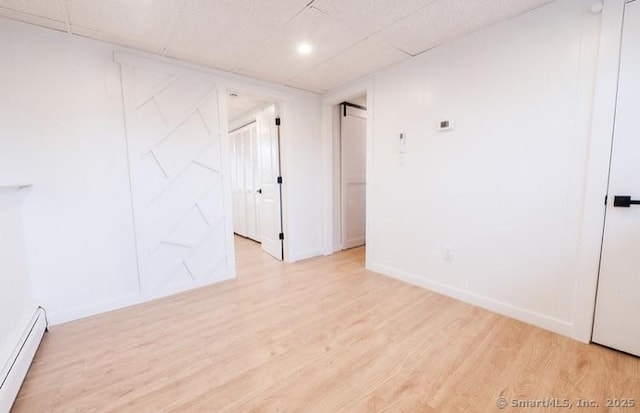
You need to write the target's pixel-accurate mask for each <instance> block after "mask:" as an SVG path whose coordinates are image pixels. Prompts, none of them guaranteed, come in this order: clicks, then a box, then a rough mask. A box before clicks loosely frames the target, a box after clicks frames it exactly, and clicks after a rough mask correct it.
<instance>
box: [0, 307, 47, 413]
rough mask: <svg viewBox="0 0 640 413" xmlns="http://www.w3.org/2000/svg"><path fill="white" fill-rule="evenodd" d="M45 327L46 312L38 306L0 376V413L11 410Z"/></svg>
mask: <svg viewBox="0 0 640 413" xmlns="http://www.w3.org/2000/svg"><path fill="white" fill-rule="evenodd" d="M46 329H47V317H46V313H45V311H44V309H43V308H42V307H38V308H37V310H36V311H35V313H34V315H33V317H32V319H31V322H30V323H29V324H28V325H27V328H26V329H25V332H24V334H23V335H22V336H21V339H20V342H19V343H18V345H17V346H16V349H15V350H14V352H13V353H12V355H11V357H10V359H9V360H8V362H7V365H6V368H5V369H4V370H3V371H2V375H1V376H0V413H8V412H9V411H10V410H11V406H13V403H14V402H15V400H16V397H17V396H18V392H19V391H20V387H21V386H22V382H23V381H24V379H25V377H26V375H27V371H28V370H29V366H31V362H32V361H33V357H34V356H35V354H36V351H37V350H38V346H39V345H40V341H41V340H42V336H43V335H44V332H45V330H46Z"/></svg>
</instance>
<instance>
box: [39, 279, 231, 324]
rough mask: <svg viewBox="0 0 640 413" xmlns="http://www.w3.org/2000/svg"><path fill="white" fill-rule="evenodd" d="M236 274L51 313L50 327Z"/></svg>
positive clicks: (204, 284) (179, 291) (212, 282)
mask: <svg viewBox="0 0 640 413" xmlns="http://www.w3.org/2000/svg"><path fill="white" fill-rule="evenodd" d="M233 272H234V274H231V275H230V276H227V277H221V278H216V279H213V280H206V281H200V282H195V283H194V282H190V283H188V284H185V285H182V286H172V287H171V290H170V291H169V290H167V291H162V290H160V291H155V292H153V293H147V294H135V295H130V296H125V297H121V298H117V299H115V300H109V301H104V302H101V303H98V304H92V305H88V306H84V307H78V308H74V309H71V310H65V311H57V312H50V313H49V314H48V320H49V325H52V326H55V325H58V324H63V323H67V322H69V321H75V320H79V319H81V318H86V317H91V316H93V315H97V314H101V313H106V312H109V311H113V310H119V309H121V308H125V307H130V306H133V305H137V304H142V303H146V302H148V301H152V300H157V299H159V298H164V297H170V296H173V295H176V294H182V293H184V292H186V291H192V290H196V289H198V288H202V287H207V286H209V285H213V284H218V283H220V282H222V281H227V280H232V279H234V278H235V267H234V269H233Z"/></svg>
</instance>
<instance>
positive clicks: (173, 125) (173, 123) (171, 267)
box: [122, 66, 233, 294]
mask: <svg viewBox="0 0 640 413" xmlns="http://www.w3.org/2000/svg"><path fill="white" fill-rule="evenodd" d="M122 76H123V89H124V90H123V92H124V93H123V95H124V100H125V112H126V113H125V115H126V129H127V145H128V151H129V164H130V173H131V191H132V199H133V209H134V217H135V225H136V239H137V248H138V267H139V275H140V288H141V290H142V292H143V293H149V294H155V293H157V292H159V291H164V292H167V291H168V292H171V291H172V290H173V289H175V290H182V289H185V288H188V287H189V285H202V284H206V283H208V282H214V281H217V280H222V279H226V278H229V277H230V276H231V274H232V273H233V271H232V269H231V268H230V266H231V262H232V260H231V259H230V254H233V246H232V245H229V244H230V242H229V239H230V237H228V234H227V231H228V230H229V228H227V226H226V225H225V222H226V220H227V218H228V216H227V215H228V214H229V213H230V212H229V213H228V212H227V211H225V197H226V196H227V193H229V194H230V192H229V190H228V188H225V183H224V179H223V174H224V173H223V169H224V168H223V162H222V150H223V147H222V141H221V134H220V119H219V111H218V94H217V90H216V87H215V84H214V83H213V82H211V81H208V80H202V78H198V77H197V76H194V77H190V76H188V75H185V74H184V73H172V72H168V71H167V70H166V67H165V66H162V67H161V68H159V69H158V70H150V69H149V68H147V67H137V66H126V67H125V66H123V67H122Z"/></svg>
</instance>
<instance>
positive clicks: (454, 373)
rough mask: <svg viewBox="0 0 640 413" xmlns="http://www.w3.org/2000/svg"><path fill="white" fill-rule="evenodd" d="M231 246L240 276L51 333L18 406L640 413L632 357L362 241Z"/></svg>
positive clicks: (637, 369) (638, 369) (638, 374)
mask: <svg viewBox="0 0 640 413" xmlns="http://www.w3.org/2000/svg"><path fill="white" fill-rule="evenodd" d="M236 249H237V261H238V278H237V279H236V280H231V281H226V282H223V283H220V284H217V285H213V286H209V287H205V288H201V289H198V290H194V291H190V292H187V293H183V294H179V295H176V296H172V297H169V298H166V299H162V300H158V301H154V302H151V303H146V304H142V305H138V306H135V307H130V308H126V309H122V310H118V311H114V312H111V313H107V314H102V315H99V316H95V317H91V318H88V319H84V320H80V321H76V322H73V323H69V324H65V325H60V326H56V327H53V328H52V329H51V331H50V332H49V333H47V334H46V335H45V338H44V341H43V343H42V345H41V347H40V350H39V351H38V354H37V355H36V358H35V361H34V363H33V365H32V367H31V369H30V371H29V374H28V376H27V379H26V381H25V383H24V385H23V387H22V389H21V391H20V394H19V396H18V400H17V402H16V404H15V406H14V410H13V411H14V412H16V413H19V412H29V413H37V412H64V413H70V412H83V413H84V412H136V413H140V412H169V411H170V412H276V411H277V412H323V413H327V412H382V411H385V412H491V411H540V412H542V411H544V412H554V411H558V412H562V411H567V409H566V408H561V407H557V408H553V407H552V408H546V407H538V408H525V407H520V408H516V407H512V403H514V401H513V399H518V400H523V401H524V402H523V403H538V404H539V405H540V406H544V403H545V399H547V400H546V403H547V404H548V403H549V400H548V399H551V398H558V399H565V398H566V399H569V400H568V401H569V402H571V403H572V404H573V409H572V410H573V411H593V412H601V411H602V412H604V411H612V412H631V411H640V407H637V406H638V403H640V359H638V358H635V357H632V356H629V355H626V354H622V353H618V352H615V351H613V350H609V349H606V348H603V347H599V346H597V345H586V344H581V343H578V342H576V341H573V340H570V339H568V338H565V337H562V336H559V335H557V334H553V333H550V332H547V331H544V330H541V329H539V328H536V327H532V326H529V325H526V324H523V323H520V322H518V321H514V320H511V319H509V318H506V317H502V316H499V315H496V314H493V313H490V312H488V311H485V310H482V309H479V308H477V307H473V306H471V305H467V304H464V303H462V302H459V301H456V300H453V299H450V298H447V297H443V296H441V295H438V294H435V293H432V292H429V291H427V290H424V289H421V288H418V287H414V286H411V285H407V284H404V283H401V282H399V281H396V280H393V279H389V278H386V277H383V276H380V275H377V274H375V273H372V272H369V271H366V270H364V249H363V248H359V249H353V250H349V251H345V252H341V253H339V254H335V255H333V256H330V257H322V258H316V259H311V260H307V261H304V262H301V263H296V264H284V263H280V262H277V261H275V260H273V259H272V258H270V257H269V256H267V255H266V254H264V253H262V252H261V251H260V250H259V246H258V245H257V244H255V243H253V242H251V241H248V240H245V239H241V238H237V241H236ZM498 397H504V398H506V403H507V404H508V406H507V408H506V409H504V410H499V409H498V408H497V406H496V400H497V399H498ZM614 398H631V399H635V406H636V407H632V408H631V407H630V408H607V407H606V403H607V399H614ZM578 399H584V400H593V401H594V402H595V403H598V405H599V407H592V408H586V409H585V408H579V407H578V406H577V405H576V403H578ZM557 402H558V403H560V404H562V403H564V402H563V401H562V400H558V401H557ZM627 404H628V403H627ZM521 406H522V405H521Z"/></svg>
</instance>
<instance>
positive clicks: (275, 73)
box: [235, 7, 363, 83]
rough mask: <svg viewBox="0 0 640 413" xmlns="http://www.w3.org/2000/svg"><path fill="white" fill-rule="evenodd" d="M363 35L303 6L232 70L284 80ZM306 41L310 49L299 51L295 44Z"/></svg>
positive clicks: (350, 44)
mask: <svg viewBox="0 0 640 413" xmlns="http://www.w3.org/2000/svg"><path fill="white" fill-rule="evenodd" d="M362 39H363V36H361V35H358V34H356V33H355V32H354V31H352V30H349V29H348V28H347V27H346V26H344V25H342V24H341V23H339V22H337V21H336V20H335V19H333V18H332V17H330V16H328V15H327V14H325V13H323V12H321V11H319V10H317V9H315V8H313V7H310V8H307V9H305V11H303V12H302V13H300V14H299V15H297V16H296V17H295V18H294V19H293V20H292V21H291V22H290V23H289V24H287V25H286V26H285V27H284V28H283V30H282V31H281V32H280V33H278V34H277V35H276V36H275V37H274V38H273V39H271V40H270V41H269V42H267V44H265V46H264V47H263V48H262V50H261V53H260V57H259V58H258V59H255V60H254V59H247V61H246V62H244V63H243V64H242V65H241V66H239V67H238V68H236V70H235V71H236V72H238V73H241V74H244V75H248V76H253V77H257V78H260V79H268V80H270V81H272V82H277V83H284V82H286V81H287V80H288V79H291V78H293V77H295V76H297V75H300V74H301V73H303V72H304V71H306V70H309V69H311V68H313V67H315V66H317V65H319V64H320V63H322V62H324V61H325V60H327V59H328V58H330V57H332V56H334V55H336V54H338V53H340V52H342V51H344V50H346V49H348V48H349V47H351V46H352V45H354V44H356V43H357V42H358V41H360V40H362ZM303 41H304V42H308V43H310V44H311V45H312V46H313V51H312V52H311V53H310V54H309V55H306V56H302V55H300V54H299V53H298V52H297V51H296V48H297V46H298V44H299V43H300V42H303Z"/></svg>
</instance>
